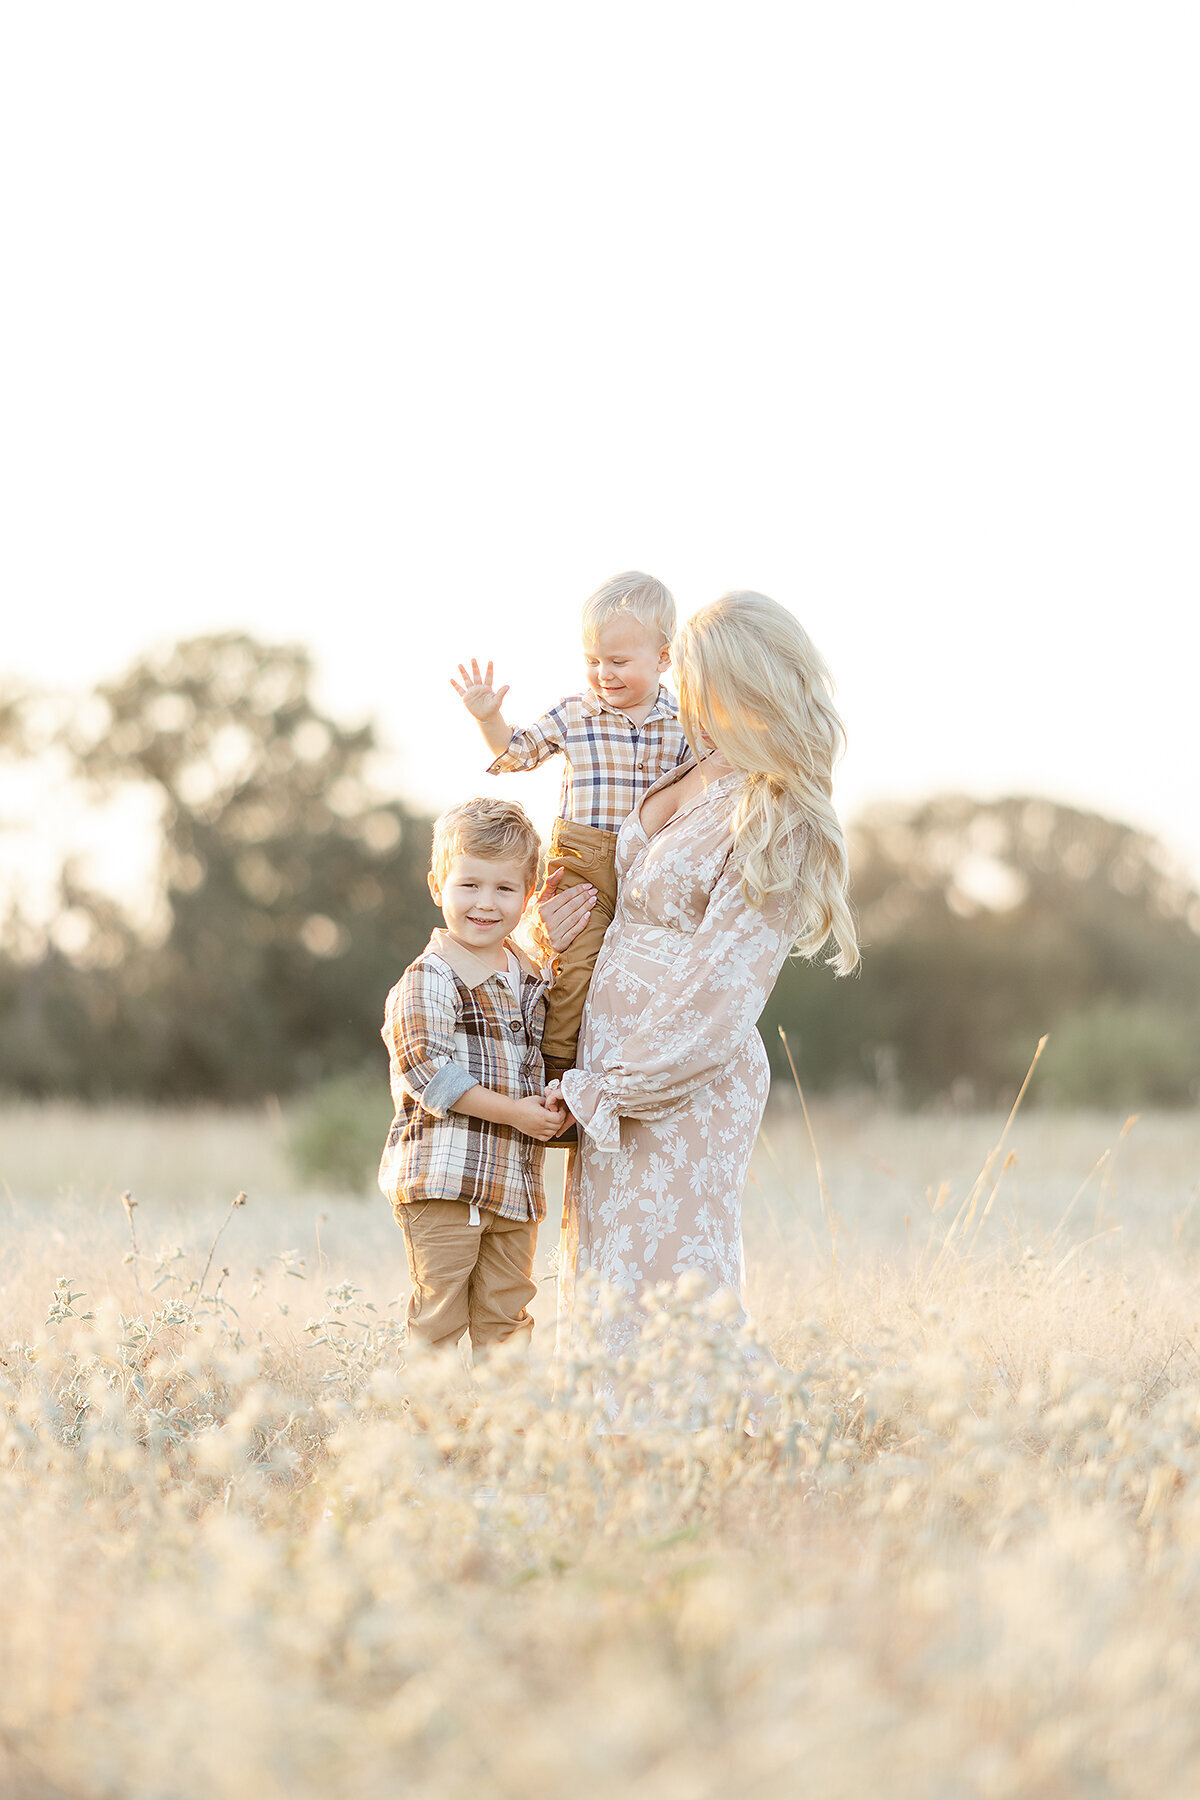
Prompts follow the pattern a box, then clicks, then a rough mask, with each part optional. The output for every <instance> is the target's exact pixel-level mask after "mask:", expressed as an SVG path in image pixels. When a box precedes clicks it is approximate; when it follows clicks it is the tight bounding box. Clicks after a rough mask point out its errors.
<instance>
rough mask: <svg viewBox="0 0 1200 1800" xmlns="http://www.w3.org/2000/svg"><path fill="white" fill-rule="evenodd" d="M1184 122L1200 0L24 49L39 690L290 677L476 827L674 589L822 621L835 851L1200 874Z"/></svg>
mask: <svg viewBox="0 0 1200 1800" xmlns="http://www.w3.org/2000/svg"><path fill="white" fill-rule="evenodd" d="M1198 85H1200V12H1197V10H1196V8H1195V7H1194V5H1192V4H1190V0H1189V3H1188V4H1171V3H1169V0H1165V3H1162V4H1156V5H1154V6H1153V7H1145V6H1137V5H1134V4H1132V3H1130V4H1125V5H1120V6H1114V5H1108V4H1104V3H1103V0H1099V3H1096V4H1088V5H1086V6H1085V5H1082V4H1079V3H1070V4H1064V3H1061V0H1036V3H1034V4H1030V3H1027V0H1010V3H1009V4H1007V5H1005V6H1003V7H997V6H984V5H982V4H976V3H975V0H947V3H945V4H921V3H919V0H918V3H915V4H913V3H909V4H905V5H902V6H898V5H896V4H895V3H894V0H887V3H885V4H884V3H879V0H876V3H871V0H864V3H863V4H860V5H856V6H854V7H831V6H826V5H817V4H806V3H804V0H792V3H791V4H786V5H777V4H770V3H765V4H755V5H753V6H743V7H731V6H728V5H720V6H716V5H711V4H707V3H705V0H687V3H662V0H640V3H639V4H636V5H632V4H627V3H625V0H619V3H617V4H612V3H611V0H610V3H609V4H606V5H605V6H604V7H603V8H595V7H588V8H583V7H573V6H563V5H561V4H554V5H543V4H536V5H533V4H519V3H515V4H509V5H505V6H496V5H494V4H486V5H484V4H479V3H478V0H465V3H460V4H459V5H457V6H454V7H432V6H428V5H420V6H418V5H415V4H397V3H396V0H391V3H389V4H375V3H372V0H363V3H361V4H355V5H353V6H333V5H324V6H314V5H311V4H303V3H299V4H298V3H296V0H288V3H287V4H278V3H275V0H238V3H237V4H229V3H228V0H208V3H206V4H205V5H204V6H202V7H190V8H184V7H177V6H164V5H162V3H161V0H153V4H144V3H143V4H121V3H120V0H115V3H113V4H106V5H104V6H95V5H94V4H87V5H81V4H78V3H76V4H72V3H70V0H67V3H64V4H59V5H56V6H54V7H52V8H51V7H34V6H29V7H24V8H17V7H12V8H8V9H6V10H5V12H4V14H3V17H2V23H0V167H2V169H3V191H2V194H0V238H2V242H3V244H4V248H5V263H6V270H7V272H6V276H5V279H4V282H3V284H2V285H0V328H2V342H3V347H4V348H3V363H4V372H3V378H2V387H0V483H2V489H3V494H4V502H5V513H6V522H5V524H4V528H3V531H2V532H0V584H2V587H0V592H2V595H3V602H2V604H3V609H4V632H3V646H4V649H3V660H4V664H5V667H6V669H7V671H8V672H9V673H10V674H15V675H20V676H23V677H26V678H29V679H32V680H34V681H38V682H42V683H54V684H57V685H60V686H68V687H70V686H80V687H82V686H85V685H86V684H87V683H89V682H91V681H93V680H96V679H98V678H100V677H102V676H108V675H112V674H114V673H116V672H117V671H119V669H120V668H121V667H122V666H123V664H124V663H125V662H127V661H128V660H129V659H131V658H132V657H133V656H135V655H136V654H138V653H139V652H140V651H142V650H143V649H145V648H146V647H147V646H149V645H151V644H153V643H161V642H165V641H169V640H171V639H173V638H176V637H180V636H183V635H190V634H192V633H197V632H204V631H214V630H220V629H227V628H232V627H240V628H245V629H248V630H250V631H252V632H255V633H257V634H259V635H261V636H263V637H264V638H280V639H288V640H301V641H303V642H305V643H307V644H309V645H310V646H311V647H312V649H313V651H314V653H315V655H316V657H317V661H318V667H319V671H320V681H321V692H322V696H323V698H324V699H325V700H326V701H327V703H328V704H330V705H331V706H332V707H334V708H335V709H337V710H338V711H339V712H341V713H344V714H347V715H349V716H360V715H362V714H364V713H373V714H375V715H376V716H377V718H378V720H379V723H380V726H381V729H382V731H383V734H384V736H385V739H386V740H387V741H388V743H389V744H390V745H391V746H393V747H394V749H395V750H396V752H397V753H398V759H399V760H398V768H399V771H400V778H401V779H402V781H403V782H404V784H405V787H406V789H407V791H408V792H409V794H410V795H411V796H412V797H413V798H414V799H416V800H417V801H419V802H420V803H422V804H425V805H431V806H440V805H443V804H445V803H447V802H449V801H451V800H453V799H455V798H460V797H462V796H463V795H464V794H465V793H466V792H471V791H475V790H477V789H478V788H479V787H480V785H481V776H480V773H479V771H480V768H481V766H482V758H481V756H480V752H479V749H478V740H477V738H476V736H475V735H474V733H475V728H474V726H473V725H472V724H471V721H470V720H469V719H468V718H467V717H466V715H465V714H464V713H463V712H462V710H461V708H460V706H459V703H458V702H457V701H456V699H455V697H454V695H453V693H452V692H451V690H450V688H449V685H448V681H447V677H448V675H449V673H450V671H451V669H452V667H453V665H454V662H455V661H456V660H457V659H458V657H460V656H463V655H470V654H471V653H473V652H474V653H477V654H479V655H481V656H486V655H489V654H490V655H493V656H494V657H495V659H496V662H497V666H498V674H499V676H500V678H501V679H505V680H511V681H512V682H513V693H512V696H511V703H510V708H509V711H510V717H512V718H513V719H514V720H516V721H517V722H520V721H521V720H522V719H523V718H526V717H528V716H531V715H532V714H533V713H535V712H538V711H541V710H542V709H543V707H544V706H545V705H546V704H548V703H549V702H550V701H551V700H553V699H554V698H556V697H557V696H558V695H559V694H560V693H562V692H564V691H569V690H570V689H571V688H573V687H575V686H577V685H578V680H579V673H578V651H577V615H578V609H579V606H580V604H581V602H582V600H583V599H584V597H585V596H586V595H587V593H588V592H589V591H590V590H591V589H592V588H593V587H595V586H596V585H597V584H598V583H599V581H600V580H602V579H603V578H604V577H606V576H607V575H609V574H611V573H613V572H615V571H616V570H619V569H622V568H628V567H642V568H647V569H650V570H652V571H653V572H654V573H656V574H658V575H660V576H661V577H662V578H663V579H664V580H666V581H667V582H668V584H669V585H670V586H671V587H672V588H673V589H674V591H675V593H676V596H677V598H678V600H679V602H680V606H681V610H682V611H684V612H686V611H690V610H691V609H692V608H693V607H695V606H697V605H699V604H701V603H702V602H703V601H705V600H708V599H710V598H712V597H714V596H715V595H717V594H718V593H720V592H722V591H723V590H724V589H726V588H727V587H731V586H748V587H757V588H759V589H760V590H761V591H763V592H766V593H769V594H772V595H774V596H775V597H776V598H778V599H780V600H783V601H785V602H786V603H787V604H788V605H790V606H792V607H793V608H794V610H795V611H796V612H797V613H798V615H799V616H800V618H801V619H802V620H803V621H804V623H805V624H806V626H807V627H808V628H809V630H810V632H811V634H812V636H813V637H814V639H815V640H816V642H817V644H818V645H819V646H820V648H821V649H822V650H823V651H824V653H825V655H826V656H827V658H828V660H829V661H830V663H831V664H832V667H833V670H834V673H835V676H836V678H837V681H838V687H839V699H840V704H841V707H842V710H843V713H844V716H845V718H846V722H847V725H848V728H849V732H850V738H851V749H850V752H849V755H848V756H847V758H846V761H845V763H844V765H843V770H842V776H841V783H840V789H839V798H840V803H841V805H842V807H843V810H844V811H847V812H852V811H853V810H854V808H855V807H857V806H859V805H861V804H862V803H863V802H865V801H867V800H869V799H871V798H874V797H876V796H879V795H897V796H908V797H913V798H917V797H920V796H923V795H925V794H927V793H930V792H933V791H937V790H944V789H950V788H953V789H967V790H971V791H975V792H979V793H982V794H996V793H1000V792H1005V791H1034V792H1038V793H1044V794H1048V795H1051V796H1054V797H1059V798H1063V799H1066V800H1069V801H1073V802H1076V803H1080V804H1084V805H1089V806H1094V807H1096V808H1098V809H1100V810H1103V811H1106V812H1110V813H1112V814H1114V815H1115V816H1118V817H1122V818H1125V819H1128V820H1130V821H1132V822H1135V823H1138V824H1142V825H1145V826H1148V827H1149V828H1151V829H1152V830H1155V831H1157V832H1159V833H1160V834H1161V835H1162V836H1163V837H1164V838H1165V839H1166V840H1167V842H1168V843H1169V844H1170V845H1171V846H1172V847H1173V848H1174V849H1175V850H1177V851H1179V852H1180V853H1182V854H1183V855H1184V856H1185V857H1187V858H1188V859H1189V860H1190V862H1191V864H1192V866H1193V868H1194V869H1197V870H1200V792H1198V788H1200V784H1198V783H1197V779H1196V773H1195V767H1196V762H1197V757H1196V749H1195V739H1196V732H1195V727H1194V724H1193V719H1194V714H1195V706H1196V702H1195V698H1194V689H1195V686H1196V681H1197V673H1196V672H1197V668H1198V667H1200V622H1198V619H1200V609H1198V607H1197V596H1198V588H1200V582H1198V575H1200V546H1198V535H1197V496H1198V494H1200V467H1198V462H1200V456H1198V451H1197V443H1198V434H1197V419H1198V418H1200V347H1198V346H1200V333H1198V332H1197V328H1196V321H1197V319H1200V247H1198V245H1200V239H1198V234H1197V230H1196V219H1197V199H1198V196H1197V187H1198V185H1200V184H1198V179H1197V170H1198V169H1200V111H1198V109H1197V107H1196V105H1195V94H1196V92H1197V89H1198ZM509 789H510V791H511V792H512V793H513V794H514V795H519V796H523V797H524V798H525V799H526V800H527V801H532V806H531V810H534V811H535V814H536V815H537V816H538V817H539V821H540V822H542V823H543V824H544V823H547V822H548V819H549V816H550V814H551V812H552V810H553V798H554V793H555V789H556V782H555V780H554V779H553V778H549V779H541V778H538V779H536V780H533V781H525V782H524V783H522V782H520V781H514V782H512V783H510V784H509ZM14 816H15V815H14ZM41 826H42V829H43V830H44V829H45V820H44V818H43V820H42V821H41ZM64 828H65V827H64Z"/></svg>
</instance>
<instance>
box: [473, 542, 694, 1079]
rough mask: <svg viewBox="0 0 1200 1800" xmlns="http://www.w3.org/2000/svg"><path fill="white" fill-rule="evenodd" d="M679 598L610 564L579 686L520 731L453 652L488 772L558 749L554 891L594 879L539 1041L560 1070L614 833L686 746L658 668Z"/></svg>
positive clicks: (484, 678)
mask: <svg viewBox="0 0 1200 1800" xmlns="http://www.w3.org/2000/svg"><path fill="white" fill-rule="evenodd" d="M674 632H675V602H674V600H673V599H672V597H671V595H670V593H669V592H668V591H667V589H666V588H665V587H664V586H663V584H662V582H661V581H656V580H655V579H654V577H653V576H652V575H643V574H640V573H638V572H637V571H630V572H629V573H627V574H624V575H615V576H614V577H613V579H612V580H611V581H606V582H605V583H604V586H603V587H600V588H597V590H596V592H595V593H594V594H593V595H592V596H591V598H590V599H588V600H587V601H586V602H585V604H584V608H583V662H584V674H585V677H586V680H587V690H586V692H584V693H579V694H568V695H567V696H566V698H565V699H563V700H560V701H559V702H558V703H557V705H555V706H552V707H551V708H550V711H549V712H548V713H545V714H544V715H543V717H542V718H540V719H538V720H537V721H536V722H535V723H534V724H532V725H530V726H528V727H526V729H525V730H523V731H514V730H513V729H512V727H511V726H510V725H508V724H506V723H505V720H504V715H503V713H502V712H501V710H500V708H501V706H502V705H503V703H504V696H505V694H507V692H508V688H507V687H502V688H501V689H500V691H499V692H498V693H497V692H495V691H494V689H493V686H492V665H491V663H489V664H488V665H487V669H486V671H485V672H484V673H483V674H481V673H480V670H479V664H478V663H477V662H472V664H471V667H470V670H469V671H468V669H467V668H466V666H465V665H464V664H462V663H460V664H459V670H458V672H459V674H460V675H461V676H462V685H461V686H460V685H459V683H458V682H457V681H454V680H453V677H452V678H451V685H452V686H453V688H454V690H455V692H456V693H457V694H459V695H460V696H461V698H462V701H463V704H464V706H465V707H466V708H467V711H468V712H469V713H470V714H471V715H472V717H473V718H474V719H475V720H476V721H477V723H478V725H479V729H480V730H481V731H482V733H483V736H484V740H485V742H486V744H487V746H488V749H489V750H490V751H491V752H492V754H493V756H494V757H495V759H496V760H495V762H493V763H492V765H491V767H490V768H489V770H488V774H489V775H509V774H513V773H515V772H516V771H518V770H524V769H536V768H537V767H538V765H539V763H543V762H545V761H546V759H547V758H548V757H551V756H559V755H561V756H562V757H563V758H564V759H565V764H566V766H565V768H564V769H563V781H562V792H561V795H560V797H559V808H558V811H559V816H558V818H556V819H555V821H554V825H553V828H552V831H551V834H550V856H549V860H548V862H547V865H546V870H547V874H551V873H553V871H554V870H555V869H561V870H562V871H563V873H562V875H561V877H560V879H559V892H560V893H562V892H565V890H566V889H567V888H569V887H575V886H577V885H579V884H581V883H589V884H590V885H591V886H592V887H594V888H595V889H596V901H595V905H594V906H593V908H592V912H591V916H590V917H589V919H588V922H587V924H586V925H585V926H584V928H583V930H582V931H581V932H580V934H579V936H578V937H577V938H576V939H575V941H574V943H572V944H570V945H569V946H568V947H567V949H566V950H564V951H563V952H562V953H561V955H560V956H559V958H558V968H557V974H556V976H555V981H554V989H553V992H552V993H551V994H550V997H549V1000H548V1003H547V1014H546V1031H545V1036H544V1038H543V1041H542V1055H543V1057H544V1059H545V1067H546V1075H547V1077H548V1078H549V1079H551V1080H557V1079H558V1077H559V1076H560V1075H562V1074H563V1073H564V1072H565V1071H566V1070H567V1069H569V1068H571V1067H572V1066H573V1064H574V1061H575V1046H576V1042H577V1040H578V1037H579V1025H580V1021H581V1020H582V1018H583V1003H584V1001H585V1000H586V998H587V991H588V984H589V983H590V981H591V978H592V969H593V967H594V965H595V961H596V957H597V955H598V954H599V950H600V944H601V941H602V939H603V937H604V933H605V932H606V931H607V929H608V927H609V925H611V923H612V917H613V911H614V909H615V907H616V903H617V877H616V868H615V862H614V858H615V852H616V847H617V834H618V832H619V831H620V829H621V826H622V825H623V824H624V822H625V820H626V819H627V818H628V816H629V814H630V813H631V812H632V811H633V809H634V807H635V806H636V805H637V803H638V801H639V800H640V799H641V797H642V795H643V794H644V793H645V792H646V789H647V788H648V787H651V786H652V785H653V784H654V782H656V781H657V780H658V778H659V776H660V775H666V774H667V773H668V772H669V771H670V770H672V769H676V768H678V767H679V765H680V764H681V763H682V762H684V761H686V759H687V757H688V755H689V754H690V752H689V750H688V744H687V739H686V738H685V737H684V735H683V727H682V726H681V725H680V723H679V711H678V707H677V706H676V703H675V700H674V698H673V697H672V695H671V694H669V693H668V691H667V689H666V688H665V687H664V686H663V685H662V683H661V680H660V677H661V676H662V675H663V673H664V672H665V670H666V668H667V666H668V664H669V663H670V660H671V638H672V636H673V635H674Z"/></svg>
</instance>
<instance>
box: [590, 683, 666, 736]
mask: <svg viewBox="0 0 1200 1800" xmlns="http://www.w3.org/2000/svg"><path fill="white" fill-rule="evenodd" d="M579 698H580V702H581V704H582V706H583V710H584V712H585V713H588V714H589V715H590V716H591V717H592V718H596V717H597V716H598V715H599V714H600V713H617V714H618V715H619V716H620V717H621V718H622V719H628V717H629V714H628V713H627V712H622V710H621V708H620V707H619V706H610V705H609V703H608V701H607V700H602V699H601V698H600V696H599V695H598V694H593V692H592V690H591V688H587V689H585V690H584V692H583V693H582V694H581V695H580V696H579ZM678 716H679V706H678V703H677V701H676V699H675V696H674V694H673V693H671V691H670V689H669V688H665V687H664V686H663V685H662V683H661V682H659V684H658V694H657V696H656V698H655V701H654V705H653V706H652V707H651V708H650V711H649V712H648V713H647V714H646V717H645V718H644V719H643V720H642V725H648V724H649V723H650V721H651V719H675V718H678ZM638 729H639V731H640V730H641V726H639V727H638Z"/></svg>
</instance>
